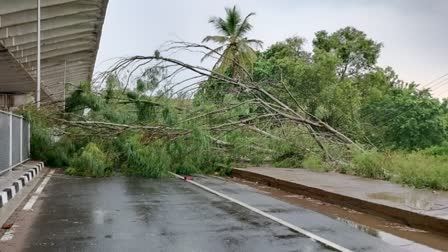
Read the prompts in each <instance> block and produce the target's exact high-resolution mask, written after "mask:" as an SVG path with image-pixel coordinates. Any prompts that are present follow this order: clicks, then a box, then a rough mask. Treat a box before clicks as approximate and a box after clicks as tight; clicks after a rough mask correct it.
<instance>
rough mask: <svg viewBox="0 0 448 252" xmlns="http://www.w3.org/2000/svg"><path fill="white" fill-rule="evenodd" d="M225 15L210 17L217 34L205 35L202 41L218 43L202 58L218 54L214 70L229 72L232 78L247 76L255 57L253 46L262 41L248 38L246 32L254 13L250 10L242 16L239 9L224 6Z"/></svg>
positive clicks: (249, 27)
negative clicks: (222, 16) (223, 16)
mask: <svg viewBox="0 0 448 252" xmlns="http://www.w3.org/2000/svg"><path fill="white" fill-rule="evenodd" d="M225 10H226V17H225V18H224V19H223V18H220V17H212V18H210V20H209V23H211V24H213V25H214V26H215V28H216V30H217V31H218V33H219V35H213V36H207V37H205V38H204V40H203V42H204V43H205V42H215V43H218V44H220V46H218V47H217V48H215V49H214V50H213V51H211V52H209V53H208V54H206V55H205V56H204V58H203V60H204V59H206V58H209V57H212V56H213V55H215V54H219V58H218V61H217V62H216V64H215V66H214V68H213V69H214V70H215V71H217V72H219V73H230V74H231V76H232V77H233V78H236V79H245V78H248V77H249V75H250V72H251V71H252V66H253V64H254V63H255V61H256V59H257V54H256V51H255V49H254V48H256V47H261V46H262V44H263V42H262V41H260V40H256V39H249V38H247V37H246V34H247V33H248V32H249V31H250V30H251V29H252V25H251V24H250V23H249V18H250V17H251V16H253V15H255V13H253V12H251V13H249V15H247V16H246V17H244V18H242V16H241V13H240V12H239V10H238V9H237V8H236V6H234V7H233V8H226V9H225Z"/></svg>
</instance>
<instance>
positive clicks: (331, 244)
mask: <svg viewBox="0 0 448 252" xmlns="http://www.w3.org/2000/svg"><path fill="white" fill-rule="evenodd" d="M170 174H171V175H173V176H175V177H176V178H179V179H182V180H185V181H186V182H188V183H191V184H193V185H195V186H197V187H200V188H202V189H204V190H206V191H208V192H210V193H213V194H215V195H217V196H219V197H221V198H224V199H226V200H229V201H231V202H233V203H236V204H238V205H240V206H242V207H244V208H247V209H249V210H251V211H253V212H255V213H258V214H260V215H262V216H264V217H266V218H269V219H271V220H273V221H275V222H277V223H279V224H281V225H283V226H286V227H288V228H290V229H292V230H294V231H296V232H299V233H301V234H303V235H305V236H308V237H309V238H311V239H312V240H315V241H318V242H320V243H322V244H324V245H326V246H329V247H331V248H334V249H336V250H338V251H341V252H353V251H352V250H350V249H347V248H344V247H342V246H341V245H339V244H336V243H334V242H332V241H329V240H327V239H325V238H322V237H320V236H318V235H315V234H313V233H311V232H309V231H307V230H305V229H303V228H300V227H298V226H296V225H294V224H291V223H289V222H287V221H284V220H282V219H280V218H277V217H275V216H273V215H271V214H269V213H266V212H264V211H262V210H260V209H258V208H255V207H253V206H250V205H248V204H246V203H244V202H242V201H239V200H237V199H234V198H232V197H229V196H227V195H225V194H223V193H220V192H218V191H215V190H213V189H211V188H208V187H207V186H204V185H202V184H199V183H198V182H195V181H192V180H188V179H185V177H183V176H180V175H178V174H175V173H172V172H170Z"/></svg>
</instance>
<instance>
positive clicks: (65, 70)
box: [62, 59, 67, 111]
mask: <svg viewBox="0 0 448 252" xmlns="http://www.w3.org/2000/svg"><path fill="white" fill-rule="evenodd" d="M66 82H67V59H66V60H65V61H64V83H62V84H63V87H64V94H63V96H64V97H63V99H64V103H63V104H64V111H65V83H66Z"/></svg>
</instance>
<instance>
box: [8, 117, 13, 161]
mask: <svg viewBox="0 0 448 252" xmlns="http://www.w3.org/2000/svg"><path fill="white" fill-rule="evenodd" d="M11 166H12V112H10V113H9V167H11Z"/></svg>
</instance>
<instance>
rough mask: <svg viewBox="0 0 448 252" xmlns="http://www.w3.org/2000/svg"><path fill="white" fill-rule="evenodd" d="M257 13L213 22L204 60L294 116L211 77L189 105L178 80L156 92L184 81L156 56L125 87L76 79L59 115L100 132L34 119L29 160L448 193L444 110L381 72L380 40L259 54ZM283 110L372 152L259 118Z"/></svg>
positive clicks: (320, 38) (230, 12)
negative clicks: (337, 175) (337, 177)
mask: <svg viewBox="0 0 448 252" xmlns="http://www.w3.org/2000/svg"><path fill="white" fill-rule="evenodd" d="M253 15H254V13H250V14H249V15H247V16H246V17H243V16H241V14H240V13H239V11H238V10H237V9H236V8H235V7H233V8H227V9H226V17H225V18H219V17H214V18H211V19H210V23H211V24H213V25H214V26H215V28H216V30H217V31H218V33H219V35H216V36H207V37H206V38H205V39H204V42H215V43H218V44H219V45H218V47H217V48H216V49H215V51H212V52H210V53H209V54H207V55H205V57H204V59H206V58H210V57H211V58H213V56H217V54H216V52H217V53H219V55H218V56H219V58H218V59H217V61H216V65H215V67H214V69H213V70H214V73H213V74H212V76H213V77H216V76H217V75H218V74H222V75H224V76H227V77H229V78H232V79H233V80H234V81H238V82H240V83H250V84H251V85H253V86H257V87H262V88H263V89H265V90H267V91H268V92H269V93H270V94H272V95H273V96H274V97H276V98H277V99H278V100H280V101H281V103H283V104H286V105H287V106H289V108H290V109H289V108H288V109H284V107H283V106H278V107H276V106H274V105H273V106H272V107H271V108H269V107H267V106H261V105H260V103H256V100H257V99H263V100H265V101H266V102H272V100H273V99H271V98H268V95H266V93H264V94H263V93H258V94H256V93H255V92H249V91H248V90H245V89H242V88H240V87H238V86H236V85H233V84H230V83H228V82H227V81H223V80H216V79H215V78H209V79H208V80H206V81H204V82H201V84H200V88H199V91H198V92H197V93H195V94H194V98H193V99H192V98H190V97H187V96H186V95H183V96H182V95H178V96H172V90H170V88H171V87H174V85H173V84H174V83H169V84H167V86H162V85H164V84H166V83H168V82H175V81H176V80H175V79H176V78H179V77H180V75H179V76H177V74H176V72H174V73H173V72H169V71H168V70H167V65H163V63H164V62H163V61H158V60H162V58H163V57H161V56H160V52H158V51H156V52H155V56H156V57H157V58H158V59H155V61H157V63H155V65H154V66H153V67H149V68H147V69H145V70H144V71H142V72H141V73H140V74H141V75H140V76H139V77H138V78H134V79H132V78H127V79H128V80H131V81H130V82H127V83H126V84H124V83H121V82H120V78H119V76H117V75H114V74H112V75H110V76H109V77H108V78H107V81H106V83H105V84H106V85H105V86H103V87H102V88H97V89H94V88H93V87H92V85H91V84H88V83H82V84H81V85H80V86H79V88H77V89H76V90H74V91H73V92H72V93H71V95H70V96H69V97H68V98H67V100H66V112H69V114H65V115H63V116H61V117H60V118H59V119H62V121H65V120H76V121H77V123H79V122H80V121H91V122H92V121H100V122H104V123H105V124H104V125H103V126H102V127H95V126H92V127H91V128H89V126H85V125H84V126H83V127H79V125H75V126H73V127H70V126H67V127H66V125H64V127H59V126H58V125H56V126H52V127H50V125H55V123H52V124H50V123H46V120H48V119H47V118H46V117H49V116H50V115H51V117H54V114H56V113H53V114H52V113H51V112H50V113H48V114H47V116H45V115H43V116H42V115H39V113H32V116H31V117H30V118H31V119H32V120H34V121H33V128H32V157H33V158H35V159H41V160H43V161H45V162H46V163H47V164H49V165H54V166H67V165H70V168H69V169H67V173H69V174H74V175H83V176H95V177H98V176H108V175H111V174H112V173H113V171H117V172H122V173H124V174H126V175H130V176H143V177H153V178H161V177H164V176H167V175H168V174H169V172H177V173H181V174H193V173H218V174H227V173H229V170H230V167H232V166H234V165H236V164H238V165H244V164H250V165H253V164H255V165H261V164H270V165H274V166H280V167H301V168H307V169H310V170H313V171H319V172H325V171H330V170H336V171H339V172H343V173H348V174H353V175H358V176H364V177H369V178H376V179H384V180H391V181H396V182H398V183H403V184H407V185H411V186H415V187H419V188H420V187H430V188H434V189H443V190H448V185H447V183H448V182H447V181H448V174H447V173H448V167H447V166H446V161H448V144H447V142H448V139H447V126H448V100H446V101H444V102H442V103H441V102H440V101H439V100H437V99H435V98H433V97H432V96H431V94H430V93H429V92H428V91H418V90H417V89H416V87H417V85H416V84H415V83H404V82H403V81H401V80H400V79H399V78H398V76H397V74H396V73H395V72H394V71H393V70H392V69H391V68H389V67H386V68H381V67H378V66H377V65H376V62H377V59H378V57H379V54H380V49H381V46H382V45H381V44H380V43H377V42H375V41H374V40H373V39H371V38H369V37H368V36H367V35H366V34H365V33H363V32H362V31H359V30H357V29H355V28H353V27H345V28H342V29H340V30H338V31H336V32H334V33H331V34H329V33H327V32H326V31H320V32H317V33H316V38H315V39H314V40H313V43H312V45H313V49H312V50H311V51H307V50H305V40H304V39H303V38H301V37H292V38H288V39H286V40H285V41H280V42H277V43H274V44H273V45H272V46H270V47H269V48H267V50H265V51H259V52H256V51H255V49H254V48H255V47H256V46H260V45H261V41H258V40H253V39H248V38H246V36H247V34H248V32H249V31H250V30H251V29H252V25H251V24H250V23H249V19H250V17H251V16H253ZM159 63H160V64H159ZM148 64H149V62H148ZM169 64H172V62H170V63H169ZM176 71H177V70H176ZM170 76H171V77H170ZM173 76H177V77H176V78H173ZM180 78H181V77H180ZM132 80H133V82H132ZM186 81H188V80H186ZM180 82H182V80H181V81H180ZM162 83H164V84H162ZM173 97H174V98H173ZM281 110H284V111H286V110H288V113H297V114H300V115H301V116H303V118H304V119H305V120H313V121H315V122H316V123H317V124H320V125H322V124H328V125H330V126H332V127H333V128H335V129H337V130H338V131H340V132H342V133H343V134H344V135H346V136H349V137H350V138H351V139H353V140H355V142H356V143H357V144H359V145H361V146H363V147H365V148H368V147H367V146H375V150H367V151H354V150H353V149H352V148H351V147H353V146H348V145H346V144H345V143H340V142H338V139H337V138H335V137H331V136H334V135H332V134H331V132H329V131H327V130H322V127H319V126H316V125H313V126H308V127H305V126H304V125H303V124H300V123H298V122H296V121H294V122H292V121H291V120H290V118H287V117H286V116H284V115H281V114H277V115H276V116H272V115H270V116H269V117H264V118H263V119H261V118H260V117H259V116H260V115H263V114H266V113H276V112H278V111H281ZM249 119H250V120H249ZM246 120H247V121H246ZM58 122H60V121H58ZM56 124H57V123H56ZM117 124H123V125H125V126H123V128H122V129H123V132H116V131H115V133H114V134H112V133H111V134H108V133H109V132H108V130H109V129H116V128H114V127H118V126H117ZM143 128H145V129H143ZM97 134H98V135H97ZM311 134H313V135H311ZM339 140H340V139H339ZM422 149H424V150H422Z"/></svg>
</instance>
